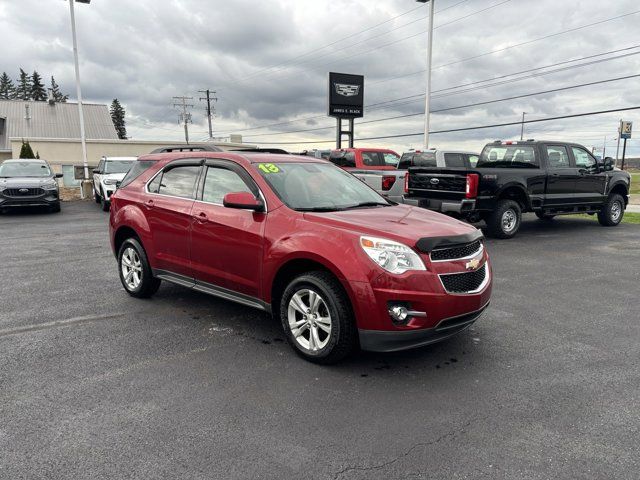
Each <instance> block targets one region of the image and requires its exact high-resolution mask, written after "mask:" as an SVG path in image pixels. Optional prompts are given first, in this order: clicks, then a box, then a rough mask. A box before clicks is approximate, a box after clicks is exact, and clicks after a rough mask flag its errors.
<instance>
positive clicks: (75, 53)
mask: <svg viewBox="0 0 640 480" xmlns="http://www.w3.org/2000/svg"><path fill="white" fill-rule="evenodd" d="M75 1H78V2H79V3H87V4H88V3H90V1H91V0H69V12H70V13H71V37H72V39H73V61H74V64H75V69H76V94H77V96H78V115H79V117H80V143H81V144H82V166H83V167H84V180H85V181H86V180H88V179H89V164H88V163H87V139H86V136H85V131H84V113H83V111H82V89H81V88H80V66H79V64H78V42H77V40H76V16H75V12H74V10H73V4H74V3H75ZM80 196H81V197H82V198H84V186H82V187H81V188H80Z"/></svg>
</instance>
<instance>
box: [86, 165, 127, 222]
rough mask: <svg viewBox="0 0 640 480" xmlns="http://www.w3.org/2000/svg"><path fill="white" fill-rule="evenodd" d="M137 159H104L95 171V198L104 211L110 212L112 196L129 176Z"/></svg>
mask: <svg viewBox="0 0 640 480" xmlns="http://www.w3.org/2000/svg"><path fill="white" fill-rule="evenodd" d="M135 161H136V157H102V158H101V159H100V162H99V163H98V168H95V169H94V170H93V197H94V199H95V201H96V203H99V204H100V205H101V206H102V210H104V211H105V212H108V211H109V204H110V201H111V195H112V194H113V192H115V191H116V187H117V184H118V182H120V181H121V180H122V179H123V178H124V176H125V175H126V174H127V172H128V171H129V169H130V168H131V166H132V165H133V163H134V162H135Z"/></svg>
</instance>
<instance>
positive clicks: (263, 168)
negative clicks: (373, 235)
mask: <svg viewBox="0 0 640 480" xmlns="http://www.w3.org/2000/svg"><path fill="white" fill-rule="evenodd" d="M254 167H255V168H256V170H257V171H258V172H259V173H260V175H262V176H263V177H264V179H265V180H266V181H267V183H268V184H269V186H270V187H271V188H272V190H273V191H274V192H275V194H276V195H278V197H279V198H280V200H282V201H283V202H284V203H285V204H286V205H287V206H288V207H289V208H292V209H294V210H299V211H335V210H347V209H351V208H375V207H385V206H389V205H391V204H390V203H389V202H388V201H387V200H385V199H384V198H383V197H381V196H380V195H379V194H378V193H376V191H375V190H372V189H371V188H369V187H368V186H367V185H365V184H364V183H363V182H362V181H360V180H358V179H357V178H356V177H354V176H353V175H351V174H350V173H347V172H345V171H344V170H342V169H341V168H338V167H335V166H334V165H331V164H326V163H257V164H254Z"/></svg>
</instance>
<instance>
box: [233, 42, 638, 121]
mask: <svg viewBox="0 0 640 480" xmlns="http://www.w3.org/2000/svg"><path fill="white" fill-rule="evenodd" d="M639 47H640V45H634V46H631V47H626V48H621V49H617V50H611V51H609V52H603V53H598V54H595V55H588V56H586V57H582V58H577V59H573V60H566V61H563V62H558V63H553V64H550V65H544V66H541V67H535V68H531V69H528V70H522V71H520V72H514V73H509V74H505V75H501V76H498V77H492V78H487V79H484V80H478V81H476V82H471V83H468V84H461V85H455V86H452V87H447V88H442V89H438V90H434V91H433V93H439V92H444V91H447V90H452V89H457V88H461V87H465V86H469V85H473V84H479V83H486V82H489V81H492V80H497V79H501V78H506V77H510V76H514V75H520V74H523V73H528V72H533V71H537V70H543V69H545V68H551V67H555V66H558V65H563V64H566V63H573V62H579V61H581V60H588V59H590V58H596V57H600V56H603V55H609V54H612V53H618V52H622V51H627V50H632V49H634V48H639ZM634 54H635V53H634ZM617 58H623V56H618V57H610V58H606V59H602V60H601V62H605V61H609V60H615V59H617ZM591 64H592V63H591V62H589V63H584V64H578V65H572V66H571V68H579V67H582V66H585V65H591ZM569 69H570V68H568V67H567V68H564V69H557V70H553V71H549V72H542V73H540V75H547V74H551V73H557V72H558V71H564V70H569ZM533 76H538V75H533ZM533 76H531V77H533ZM531 77H521V78H518V79H513V81H514V82H515V81H519V80H524V79H526V78H531ZM490 86H492V85H486V86H483V87H482V88H486V87H490ZM422 97H424V93H418V94H415V95H408V96H405V97H400V98H394V99H391V100H385V101H382V102H377V103H371V104H368V105H365V108H367V109H368V110H377V109H379V108H390V107H399V106H402V105H407V104H410V103H413V102H404V103H396V102H400V101H402V100H409V99H415V100H417V99H419V98H422ZM435 98H439V97H437V96H436V97H435ZM415 100H414V101H415ZM394 103H395V104H394ZM389 104H394V105H389ZM382 105H386V106H384V107H381V106H382ZM318 118H326V115H324V114H322V115H313V116H309V117H303V118H298V119H293V120H287V121H284V122H276V123H269V124H265V125H258V126H255V127H249V128H244V129H241V130H234V131H233V133H242V132H249V131H252V130H260V129H263V128H268V127H278V126H282V125H288V124H291V123H297V122H303V121H307V120H315V119H318Z"/></svg>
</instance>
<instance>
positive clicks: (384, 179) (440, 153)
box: [351, 150, 480, 203]
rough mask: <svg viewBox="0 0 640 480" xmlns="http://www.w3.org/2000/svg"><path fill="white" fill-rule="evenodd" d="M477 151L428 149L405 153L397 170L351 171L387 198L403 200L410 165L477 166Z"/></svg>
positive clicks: (395, 200)
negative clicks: (406, 175)
mask: <svg viewBox="0 0 640 480" xmlns="http://www.w3.org/2000/svg"><path fill="white" fill-rule="evenodd" d="M479 157H480V155H479V154H477V153H472V152H458V151H448V150H427V151H424V152H421V151H414V152H407V153H403V154H402V157H400V161H399V163H398V167H397V169H396V170H375V171H374V170H352V171H351V173H352V174H353V175H355V176H356V177H358V178H359V179H360V180H362V181H363V182H364V183H366V184H367V185H369V186H370V187H371V188H373V189H374V190H375V191H376V192H378V193H379V194H381V195H383V196H384V197H385V198H388V199H389V200H391V201H393V202H397V203H402V202H403V196H404V177H405V174H406V170H407V169H408V168H409V167H414V166H421V167H466V168H472V167H475V166H476V163H477V162H478V158H479Z"/></svg>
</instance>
